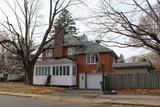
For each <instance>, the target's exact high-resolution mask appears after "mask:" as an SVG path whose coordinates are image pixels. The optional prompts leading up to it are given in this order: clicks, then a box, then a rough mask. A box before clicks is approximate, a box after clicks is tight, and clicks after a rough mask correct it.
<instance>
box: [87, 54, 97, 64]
mask: <svg viewBox="0 0 160 107" xmlns="http://www.w3.org/2000/svg"><path fill="white" fill-rule="evenodd" d="M97 63H98V59H97V55H96V54H87V55H86V64H97Z"/></svg>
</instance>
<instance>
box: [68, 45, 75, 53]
mask: <svg viewBox="0 0 160 107" xmlns="http://www.w3.org/2000/svg"><path fill="white" fill-rule="evenodd" d="M74 54H75V47H70V48H68V55H74Z"/></svg>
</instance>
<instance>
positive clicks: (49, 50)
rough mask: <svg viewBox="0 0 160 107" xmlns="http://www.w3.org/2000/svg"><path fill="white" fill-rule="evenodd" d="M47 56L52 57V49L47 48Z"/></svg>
mask: <svg viewBox="0 0 160 107" xmlns="http://www.w3.org/2000/svg"><path fill="white" fill-rule="evenodd" d="M46 57H52V49H47V50H46Z"/></svg>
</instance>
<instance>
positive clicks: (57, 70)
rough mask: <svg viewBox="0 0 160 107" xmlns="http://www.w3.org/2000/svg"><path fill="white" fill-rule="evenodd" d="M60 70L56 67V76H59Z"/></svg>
mask: <svg viewBox="0 0 160 107" xmlns="http://www.w3.org/2000/svg"><path fill="white" fill-rule="evenodd" d="M58 72H59V69H58V66H57V67H56V75H58V74H59V73H58Z"/></svg>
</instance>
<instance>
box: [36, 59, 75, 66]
mask: <svg viewBox="0 0 160 107" xmlns="http://www.w3.org/2000/svg"><path fill="white" fill-rule="evenodd" d="M74 63H76V62H75V61H72V60H70V59H68V58H60V59H46V60H43V61H38V62H37V63H36V65H53V64H74Z"/></svg>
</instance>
